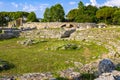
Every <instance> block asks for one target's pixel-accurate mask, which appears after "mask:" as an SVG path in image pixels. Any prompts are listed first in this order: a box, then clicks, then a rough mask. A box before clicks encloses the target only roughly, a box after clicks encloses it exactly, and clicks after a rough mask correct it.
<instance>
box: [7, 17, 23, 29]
mask: <svg viewBox="0 0 120 80" xmlns="http://www.w3.org/2000/svg"><path fill="white" fill-rule="evenodd" d="M22 25H23V19H22V18H18V19H17V20H14V21H11V22H8V27H9V28H11V27H18V26H22Z"/></svg>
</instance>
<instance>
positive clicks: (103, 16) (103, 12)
mask: <svg viewBox="0 0 120 80" xmlns="http://www.w3.org/2000/svg"><path fill="white" fill-rule="evenodd" d="M114 11H115V9H114V8H112V7H103V8H101V9H99V10H98V11H97V12H96V17H97V18H98V19H100V20H103V21H104V22H105V23H111V22H112V16H113V13H114Z"/></svg>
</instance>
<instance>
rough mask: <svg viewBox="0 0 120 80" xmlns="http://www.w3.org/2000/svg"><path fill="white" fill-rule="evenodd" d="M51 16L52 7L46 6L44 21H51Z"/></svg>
mask: <svg viewBox="0 0 120 80" xmlns="http://www.w3.org/2000/svg"><path fill="white" fill-rule="evenodd" d="M50 19H51V16H50V9H49V8H46V9H45V12H44V21H46V22H50Z"/></svg>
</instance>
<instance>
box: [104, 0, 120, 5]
mask: <svg viewBox="0 0 120 80" xmlns="http://www.w3.org/2000/svg"><path fill="white" fill-rule="evenodd" d="M103 5H106V6H118V7H120V0H107V1H106V2H105V3H104V4H103Z"/></svg>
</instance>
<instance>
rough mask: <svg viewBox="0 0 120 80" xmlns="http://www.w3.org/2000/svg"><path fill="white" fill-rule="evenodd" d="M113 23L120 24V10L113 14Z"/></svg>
mask: <svg viewBox="0 0 120 80" xmlns="http://www.w3.org/2000/svg"><path fill="white" fill-rule="evenodd" d="M113 24H119V25H120V10H116V11H115V12H114V14H113Z"/></svg>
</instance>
